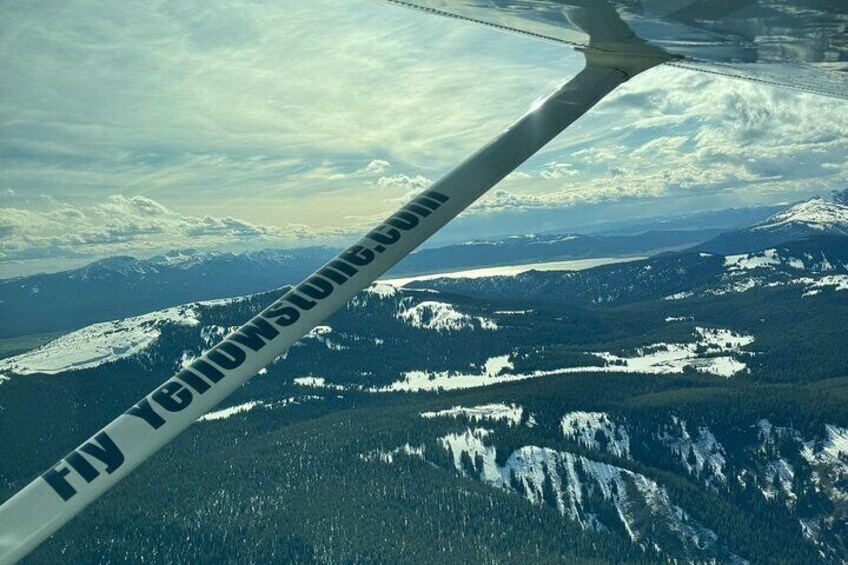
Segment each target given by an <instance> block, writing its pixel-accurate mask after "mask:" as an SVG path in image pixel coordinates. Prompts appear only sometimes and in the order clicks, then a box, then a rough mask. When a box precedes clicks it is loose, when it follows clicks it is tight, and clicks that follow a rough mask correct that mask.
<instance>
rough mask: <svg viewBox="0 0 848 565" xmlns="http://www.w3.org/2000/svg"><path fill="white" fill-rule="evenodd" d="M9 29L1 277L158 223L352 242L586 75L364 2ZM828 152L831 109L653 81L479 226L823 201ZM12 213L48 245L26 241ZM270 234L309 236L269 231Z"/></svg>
mask: <svg viewBox="0 0 848 565" xmlns="http://www.w3.org/2000/svg"><path fill="white" fill-rule="evenodd" d="M5 14H6V17H4V18H3V19H2V21H0V33H2V34H3V37H4V38H6V41H4V42H2V44H0V74H2V76H3V77H4V88H3V92H2V95H0V124H2V126H0V128H2V130H0V131H2V147H0V167H2V170H3V179H2V184H0V199H3V205H4V206H7V208H5V209H4V210H6V211H5V212H3V213H4V214H9V212H8V210H14V211H15V212H14V214H13V216H14V217H15V218H16V219H15V221H12V220H9V219H8V217H3V219H2V220H0V246H1V247H0V252H2V253H5V254H6V255H7V256H8V255H9V254H13V255H15V256H19V257H20V256H22V254H25V253H26V252H27V250H28V249H30V247H28V246H31V253H32V254H39V253H41V254H44V253H48V252H49V253H54V254H55V255H56V256H60V255H61V254H63V253H66V254H72V253H91V252H94V248H96V249H99V250H100V251H103V252H105V251H106V250H108V249H118V250H120V251H121V252H133V247H132V246H133V245H138V246H141V247H140V248H141V249H142V250H143V249H147V248H148V247H147V246H149V245H153V244H154V242H161V244H163V245H164V244H165V242H166V241H167V239H168V237H167V234H168V233H169V232H168V231H167V229H171V228H173V227H174V225H173V224H167V223H163V222H164V220H162V219H161V218H162V217H166V218H171V220H168V221H169V222H171V221H172V220H173V217H172V216H171V215H169V214H168V213H170V214H174V215H177V216H185V217H187V218H192V220H189V221H186V222H185V223H183V224H180V226H181V228H180V230H181V231H177V232H174V233H177V234H178V237H176V238H174V239H175V241H176V240H177V239H179V238H181V237H189V236H188V235H187V234H189V233H196V234H198V235H197V237H199V238H202V239H203V240H204V241H208V242H212V241H214V240H215V238H221V241H223V240H224V239H227V240H228V241H234V240H242V241H246V240H250V239H251V238H254V239H262V238H265V239H269V240H270V239H272V238H282V239H281V240H285V237H301V235H299V234H301V233H302V234H306V235H303V237H309V236H310V234H312V235H315V236H316V237H322V236H323V235H324V234H327V233H331V234H332V233H338V231H339V230H341V231H345V230H360V229H365V228H367V225H366V224H367V223H368V222H370V221H371V220H372V219H374V218H380V217H383V216H385V215H386V214H388V213H390V212H391V211H392V209H393V208H394V207H395V206H396V205H397V203H398V200H400V199H404V198H406V197H408V196H409V194H410V193H412V192H417V191H419V190H421V189H423V188H426V186H428V185H429V184H430V182H431V179H438V178H439V177H440V176H441V175H443V174H444V173H445V172H447V171H449V170H450V169H451V168H452V167H453V166H455V165H456V164H458V163H460V162H461V161H462V160H463V159H464V158H465V157H467V156H468V155H469V154H470V153H472V152H473V151H475V150H476V149H478V148H479V147H480V146H482V145H483V144H485V143H487V142H488V141H490V140H491V139H492V138H493V137H494V136H496V135H497V134H498V133H500V132H501V131H502V130H503V128H504V127H505V126H507V125H508V124H509V123H510V122H511V121H512V120H513V119H514V118H516V117H518V116H520V115H522V114H523V113H524V111H525V110H526V109H527V107H529V106H530V105H531V103H532V101H533V100H534V99H538V97H539V95H543V94H546V93H547V92H550V91H551V90H552V89H553V88H554V86H555V85H557V84H560V83H561V82H562V79H563V78H566V77H567V75H570V74H574V73H575V72H576V71H577V69H578V67H579V66H580V65H581V62H582V57H581V56H580V55H577V54H573V53H571V52H570V51H569V50H567V49H564V48H563V47H561V46H557V45H551V44H548V43H543V42H536V41H533V40H530V39H528V38H524V37H519V36H513V35H509V34H502V33H499V32H496V31H492V30H489V29H484V28H481V27H477V26H474V25H471V24H467V23H464V22H460V21H455V20H450V19H444V18H437V17H430V16H427V15H424V14H419V13H417V12H413V11H408V10H404V9H401V8H397V7H387V6H384V5H382V4H380V3H377V2H373V1H371V0H349V1H348V2H343V3H339V2H335V1H332V0H314V1H312V2H298V1H296V0H280V1H279V2H276V3H257V2H253V1H249V0H235V1H234V2H230V3H228V4H219V3H208V2H201V1H200V0H187V1H186V2H180V3H145V2H106V1H105V0H71V1H70V2H69V3H65V4H63V5H62V8H61V9H56V7H55V6H53V5H51V4H46V3H32V2H30V3H27V2H22V3H11V4H10V5H8V6H5ZM845 131H848V103H846V102H844V101H840V100H834V99H826V98H820V97H816V96H814V95H809V94H802V93H797V92H792V91H786V90H780V89H776V88H770V87H768V86H764V85H759V84H753V83H746V82H744V81H739V80H731V79H725V78H721V77H716V76H710V75H706V74H698V73H695V72H692V71H685V70H682V69H677V68H660V69H655V70H652V71H650V72H649V73H646V74H645V75H644V76H642V77H637V78H636V79H634V80H631V81H629V82H628V83H627V84H626V85H624V86H623V87H621V88H620V89H619V90H617V91H616V92H615V93H614V94H613V95H612V96H611V97H609V98H608V99H606V100H605V101H603V102H602V103H601V104H599V105H598V106H597V107H596V108H594V109H593V110H592V112H590V113H589V114H588V115H586V116H584V117H583V118H581V119H580V120H579V121H578V122H576V123H575V124H574V125H573V126H572V127H571V128H570V129H569V130H568V131H567V132H566V133H565V134H563V135H561V136H560V137H559V138H558V139H556V140H555V141H553V142H552V143H551V144H549V145H548V146H547V147H546V148H545V149H544V150H543V152H542V153H541V154H540V155H538V156H536V157H535V158H533V159H531V161H530V162H529V163H527V164H526V165H524V166H523V167H522V168H521V169H520V170H518V171H516V172H514V173H512V174H511V175H509V176H508V177H507V179H506V181H505V182H504V184H503V185H501V186H500V187H499V189H498V190H496V191H495V192H493V193H492V194H490V195H489V196H488V197H487V198H485V199H484V200H483V201H482V202H481V203H480V204H478V206H477V207H476V208H475V212H476V213H477V214H480V213H482V212H485V213H487V214H494V213H500V212H506V211H510V210H513V211H519V212H520V211H524V210H531V209H540V210H553V209H556V208H558V207H563V208H565V207H573V206H576V205H579V204H592V203H603V204H604V206H605V208H604V210H605V212H607V213H608V215H609V217H610V219H612V218H613V216H614V214H615V209H614V208H613V207H612V206H611V204H612V203H616V202H619V203H621V202H627V201H633V200H642V201H654V200H658V199H666V200H667V201H673V202H680V203H681V206H682V205H684V204H685V203H688V204H686V205H689V206H692V205H693V204H692V202H695V199H694V198H692V199H691V200H687V199H688V198H689V197H690V196H693V195H711V194H715V195H726V196H727V199H726V200H727V201H732V202H733V205H736V204H737V203H738V204H740V205H744V204H747V203H752V202H766V201H772V202H773V201H777V200H792V199H794V198H796V197H799V196H802V195H804V194H808V193H812V192H822V193H826V192H828V191H829V190H832V189H834V188H843V187H844V186H846V185H848V168H847V167H845V162H846V157H847V156H848V138H846V136H845V135H844V132H845ZM375 156H379V158H376V157H375ZM34 187H37V188H34ZM115 192H122V193H125V194H143V195H145V196H146V197H149V198H150V199H151V200H150V201H151V202H154V203H155V204H157V205H159V206H161V207H163V208H164V209H165V210H166V211H167V212H168V213H163V212H161V211H160V212H159V214H160V215H159V216H157V215H156V214H155V213H154V212H155V209H154V208H155V207H154V208H151V209H150V210H148V211H147V212H148V213H147V214H145V211H144V210H141V209H137V210H134V211H133V212H132V214H130V216H131V219H127V214H126V213H124V212H126V211H125V210H124V211H123V212H121V213H116V214H115V219H114V221H111V220H112V219H111V218H109V217H108V216H109V214H107V213H106V212H104V213H103V214H102V215H101V216H100V217H99V218H101V219H103V221H104V222H106V223H105V224H103V223H102V222H101V224H102V225H107V224H108V225H110V226H111V227H109V228H108V229H104V228H102V226H99V224H97V223H96V222H95V221H93V220H90V218H92V217H95V216H96V214H97V213H96V212H95V210H96V209H98V208H97V205H91V204H90V203H91V202H95V201H103V202H106V203H108V200H107V197H108V196H109V195H111V194H113V193H115ZM38 193H44V194H46V195H47V196H50V197H53V198H55V199H57V201H58V203H53V204H46V203H45V202H44V201H41V200H39V198H37V194H38ZM11 203H14V206H15V207H14V208H9V207H8V206H9V205H10V204H11ZM62 209H64V210H66V211H65V212H63V213H64V214H68V219H67V225H66V229H64V230H59V229H58V227H57V226H58V225H59V224H60V223H61V221H64V220H55V221H52V222H51V221H48V220H49V218H48V217H47V216H45V214H55V215H56V217H59V214H60V212H59V210H62ZM104 210H105V208H104ZM173 210H181V211H183V212H184V213H183V214H177V213H176V212H173ZM681 211H688V210H681ZM27 214H32V215H33V216H32V220H33V222H34V224H33V225H39V222H46V224H45V231H43V232H38V231H37V229H36V228H32V229H31V230H29V231H26V230H27V229H29V228H27V227H26V225H25V222H24V221H21V219H22V218H27V217H28V216H27ZM74 214H82V215H83V216H84V217H85V218H89V220H88V221H86V220H82V219H81V220H75V219H74ZM163 214H164V215H163ZM121 218H124V219H123V220H121ZM235 218H238V219H235ZM285 218H296V223H297V224H300V225H301V226H308V227H301V228H298V229H295V228H287V229H286V230H283V231H284V232H285V233H284V234H283V235H280V234H279V233H278V232H274V231H273V230H278V229H279V228H269V227H268V226H274V225H277V224H279V223H280V222H281V221H284V220H283V219H285ZM98 221H99V220H98ZM110 221H111V223H110ZM482 223H483V222H482V221H481V224H482ZM166 224H167V226H168V227H167V229H165V225H166ZM477 225H480V224H477ZM263 226H264V227H265V228H267V230H271V231H270V232H269V231H267V230H266V231H263V229H264V228H263ZM553 227H557V226H552V228H553ZM562 227H563V228H568V226H562ZM19 229H23V230H24V231H23V232H21V231H19ZM518 229H521V228H520V227H519V228H518ZM527 229H531V230H532V229H535V226H532V225H529V226H527ZM73 230H77V231H73ZM144 230H147V231H146V232H145V231H144ZM157 230H164V231H157ZM256 230H258V231H256ZM21 233H26V234H28V235H27V237H28V238H29V239H24V238H23V236H20V234H21ZM9 234H18V235H11V236H10V235H9ZM139 234H144V237H141V236H140V235H139ZM475 235H476V234H473V233H469V237H474V236H475ZM72 236H73V237H76V238H77V240H78V241H77V242H76V243H74V242H73V241H71V240H72V239H73V237H72ZM16 238H17V239H16ZM51 238H54V239H51ZM50 241H53V242H54V243H52V244H48V243H49V242H50ZM98 241H100V243H97V242H98ZM110 241H111V242H112V243H107V242H110ZM116 241H123V242H124V243H123V244H122V245H121V246H119V245H117V244H116V243H115V242H116ZM159 244H160V243H155V245H159ZM175 244H176V243H175ZM100 251H98V252H100Z"/></svg>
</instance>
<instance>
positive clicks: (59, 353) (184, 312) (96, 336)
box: [0, 303, 202, 375]
mask: <svg viewBox="0 0 848 565" xmlns="http://www.w3.org/2000/svg"><path fill="white" fill-rule="evenodd" d="M201 304H202V303H194V304H187V305H184V306H175V307H173V308H166V309H165V310H159V311H157V312H151V313H149V314H144V315H143V316H135V317H133V318H124V319H122V320H115V321H113V322H102V323H99V324H93V325H91V326H87V327H85V328H82V329H80V330H77V331H75V332H71V333H68V334H65V335H63V336H61V337H58V338H56V339H54V340H53V341H51V342H49V343H47V344H45V345H42V346H41V347H39V348H38V349H34V350H32V351H28V352H26V353H22V354H21V355H16V356H14V357H10V358H8V359H3V360H0V374H2V373H15V374H19V375H29V374H33V373H46V374H56V373H60V372H63V371H73V370H80V369H90V368H92V367H97V366H99V365H102V364H104V363H111V362H114V361H117V360H119V359H124V358H126V357H131V356H133V355H137V354H139V353H141V352H142V351H144V350H145V349H146V348H147V347H149V346H150V345H151V344H152V343H153V342H154V341H156V339H157V338H158V337H159V336H160V335H161V328H162V326H163V325H166V324H177V325H183V326H196V325H198V324H199V323H200V322H199V321H198V318H197V316H198V313H197V306H199V305H201Z"/></svg>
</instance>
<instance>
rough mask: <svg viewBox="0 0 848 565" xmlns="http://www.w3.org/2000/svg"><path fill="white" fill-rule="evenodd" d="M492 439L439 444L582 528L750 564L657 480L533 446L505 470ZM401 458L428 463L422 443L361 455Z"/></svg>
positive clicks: (454, 437) (477, 474)
mask: <svg viewBox="0 0 848 565" xmlns="http://www.w3.org/2000/svg"><path fill="white" fill-rule="evenodd" d="M574 414H577V413H574ZM584 414H587V413H584ZM493 434H494V432H493V431H492V430H490V429H486V428H467V429H465V430H463V431H461V432H458V433H451V434H447V435H445V436H443V437H441V438H439V439H438V440H437V443H438V445H439V446H441V448H442V449H444V450H445V451H447V452H448V454H449V456H450V461H451V464H452V465H453V468H454V469H455V470H456V471H457V472H459V473H460V474H462V475H464V476H466V477H469V478H474V479H477V480H480V481H481V482H483V483H485V484H488V485H490V486H492V487H495V488H499V489H502V490H504V491H507V492H511V493H513V494H516V495H520V496H523V497H525V498H526V499H527V500H528V501H529V502H530V503H532V504H534V505H537V506H544V505H547V504H551V505H553V506H554V507H555V508H556V509H557V510H558V512H559V513H560V514H561V515H562V516H563V517H564V518H566V519H568V520H572V521H575V522H577V523H578V524H579V525H580V526H581V527H582V528H584V529H592V530H595V531H598V532H608V531H612V530H615V529H618V528H620V527H623V528H624V530H625V531H626V532H627V534H628V536H629V537H630V539H631V541H633V542H634V543H636V544H638V545H639V546H640V547H642V548H643V550H645V551H649V552H651V553H653V552H656V554H659V555H663V554H664V553H665V551H666V550H665V547H668V545H671V546H673V547H674V550H675V551H681V550H682V551H683V553H684V554H685V557H686V559H687V560H690V561H693V562H711V561H715V562H731V563H743V562H744V560H742V559H741V558H739V557H738V556H736V555H734V554H732V553H731V552H729V551H728V550H727V548H726V547H724V546H723V544H721V543H720V541H719V539H718V536H717V535H716V534H715V532H713V531H712V530H710V529H709V528H706V527H704V526H703V525H701V524H699V523H698V522H697V521H696V520H694V519H692V518H691V517H690V516H689V515H688V514H687V513H686V512H685V511H684V510H683V509H682V508H680V507H679V506H677V505H675V504H674V503H673V502H672V501H671V500H670V498H669V496H668V493H667V492H666V490H665V489H664V488H663V487H662V486H660V485H659V484H658V483H656V482H655V481H653V480H652V479H649V478H647V477H645V476H644V475H641V474H638V473H634V472H632V471H629V470H627V469H623V468H621V467H617V466H614V465H609V464H606V463H601V462H598V461H594V460H592V459H589V458H586V457H580V456H577V455H575V454H573V453H569V452H563V451H556V450H553V449H550V448H545V447H538V446H534V445H526V446H523V447H520V448H518V449H516V450H515V451H513V452H512V453H511V454H510V455H509V457H508V458H507V459H506V462H505V463H504V464H503V465H499V464H498V462H497V461H498V457H497V453H498V450H497V447H496V446H495V445H494V443H493V439H494V438H493ZM399 453H405V454H408V455H412V456H415V457H419V458H421V459H425V460H426V457H425V450H424V447H423V446H421V447H415V448H414V447H411V446H409V445H408V444H407V445H405V446H401V447H399V448H397V449H395V450H392V451H380V452H370V453H367V454H363V455H362V458H363V459H364V460H366V461H375V460H376V461H382V462H385V463H391V462H392V460H393V457H394V456H396V455H397V454H399ZM601 510H603V511H601ZM648 516H649V517H650V518H649V519H646V517H648Z"/></svg>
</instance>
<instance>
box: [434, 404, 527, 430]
mask: <svg viewBox="0 0 848 565" xmlns="http://www.w3.org/2000/svg"><path fill="white" fill-rule="evenodd" d="M523 414H524V408H522V407H521V406H516V405H515V404H504V403H494V404H482V405H480V406H471V407H468V408H465V407H462V406H454V407H453V408H448V409H447V410H440V411H438V412H422V413H421V417H422V418H427V419H433V418H459V417H463V418H467V419H468V420H470V421H472V422H481V421H488V422H501V421H503V422H506V423H507V424H508V425H509V426H517V425H518V424H520V423H521V417H522V415H523Z"/></svg>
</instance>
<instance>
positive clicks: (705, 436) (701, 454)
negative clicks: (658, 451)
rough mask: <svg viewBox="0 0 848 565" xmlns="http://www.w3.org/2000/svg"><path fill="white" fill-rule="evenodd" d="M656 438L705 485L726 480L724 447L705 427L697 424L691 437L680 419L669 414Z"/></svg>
mask: <svg viewBox="0 0 848 565" xmlns="http://www.w3.org/2000/svg"><path fill="white" fill-rule="evenodd" d="M658 439H659V440H660V441H661V442H662V443H663V444H665V445H666V447H668V448H669V449H670V450H671V451H672V452H673V453H675V454H676V455H677V456H678V458H679V459H680V462H681V464H682V465H683V466H684V467H685V468H686V470H687V471H688V472H689V473H690V474H693V475H695V476H697V477H702V478H704V479H705V481H706V483H707V485H712V486H715V485H714V484H713V483H714V482H717V483H721V484H724V483H726V482H727V477H726V476H725V464H726V453H725V450H724V447H723V446H722V445H721V444H720V443H719V442H718V440H717V439H716V437H715V436H714V435H713V433H712V432H711V431H710V430H709V429H708V428H706V427H703V426H702V427H699V428H698V430H697V434H696V435H694V436H693V435H692V434H690V432H689V430H688V428H687V425H686V422H685V421H684V420H681V419H680V418H678V417H677V416H672V417H671V425H670V426H668V427H667V428H666V429H665V430H664V431H663V432H662V433H660V434H659V437H658Z"/></svg>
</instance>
